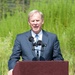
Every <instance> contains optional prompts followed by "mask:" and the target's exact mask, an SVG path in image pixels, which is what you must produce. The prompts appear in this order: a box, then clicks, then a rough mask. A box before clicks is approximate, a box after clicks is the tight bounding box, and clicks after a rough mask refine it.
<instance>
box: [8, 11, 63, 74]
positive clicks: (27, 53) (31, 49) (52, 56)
mask: <svg viewBox="0 0 75 75" xmlns="http://www.w3.org/2000/svg"><path fill="white" fill-rule="evenodd" d="M28 24H29V25H30V27H31V30H30V31H27V32H25V33H22V34H19V35H17V37H16V40H15V44H14V47H13V52H12V55H11V57H10V59H9V61H8V68H9V72H8V75H12V71H13V68H14V66H15V65H16V62H17V61H19V59H20V56H22V60H23V61H28V60H30V61H37V60H40V61H50V60H63V57H62V54H61V51H60V46H59V41H58V38H57V36H56V35H55V34H53V33H50V32H47V31H44V30H43V29H42V26H43V24H44V18H43V14H42V12H40V11H38V10H32V11H31V12H30V13H29V15H28ZM36 34H38V40H39V41H37V40H36V37H35V36H36Z"/></svg>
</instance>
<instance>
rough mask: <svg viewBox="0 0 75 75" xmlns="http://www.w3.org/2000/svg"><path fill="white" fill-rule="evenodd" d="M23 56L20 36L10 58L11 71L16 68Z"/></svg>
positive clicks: (9, 67)
mask: <svg viewBox="0 0 75 75" xmlns="http://www.w3.org/2000/svg"><path fill="white" fill-rule="evenodd" d="M20 56H21V45H20V41H19V38H18V36H17V37H16V40H15V43H14V46H13V49H12V54H11V56H10V58H9V61H8V69H9V70H11V69H13V68H14V66H15V65H16V62H17V61H19V59H20Z"/></svg>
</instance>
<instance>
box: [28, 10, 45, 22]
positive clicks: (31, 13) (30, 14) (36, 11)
mask: <svg viewBox="0 0 75 75" xmlns="http://www.w3.org/2000/svg"><path fill="white" fill-rule="evenodd" d="M35 13H39V14H40V15H41V18H42V20H43V19H44V17H43V13H42V12H40V11H38V10H32V11H31V12H30V13H29V14H28V21H29V18H30V16H32V15H33V14H35Z"/></svg>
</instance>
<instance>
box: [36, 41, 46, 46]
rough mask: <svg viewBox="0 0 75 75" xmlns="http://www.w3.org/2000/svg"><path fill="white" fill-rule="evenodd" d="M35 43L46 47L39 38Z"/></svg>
mask: <svg viewBox="0 0 75 75" xmlns="http://www.w3.org/2000/svg"><path fill="white" fill-rule="evenodd" d="M37 45H41V46H42V47H46V46H47V45H46V44H44V43H43V42H42V41H41V40H38V41H37Z"/></svg>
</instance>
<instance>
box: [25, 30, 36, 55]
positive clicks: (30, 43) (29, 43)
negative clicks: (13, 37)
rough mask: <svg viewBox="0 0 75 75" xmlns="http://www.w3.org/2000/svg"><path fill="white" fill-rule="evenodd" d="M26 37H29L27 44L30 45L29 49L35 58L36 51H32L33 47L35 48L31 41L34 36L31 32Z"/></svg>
mask: <svg viewBox="0 0 75 75" xmlns="http://www.w3.org/2000/svg"><path fill="white" fill-rule="evenodd" d="M26 36H27V38H28V42H27V44H28V45H29V49H30V50H31V52H32V54H33V56H35V51H34V50H32V47H33V46H32V42H30V41H29V37H30V36H32V35H31V30H30V31H29V32H28V33H27V34H26Z"/></svg>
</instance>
